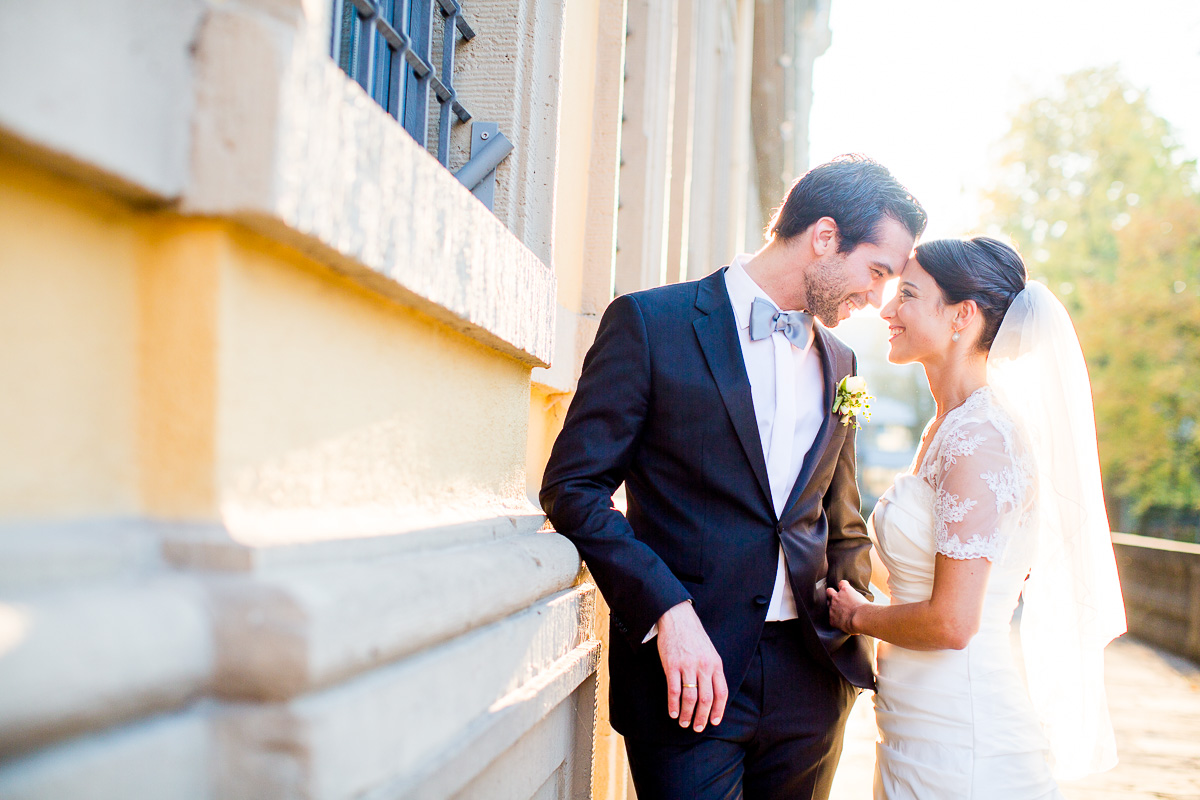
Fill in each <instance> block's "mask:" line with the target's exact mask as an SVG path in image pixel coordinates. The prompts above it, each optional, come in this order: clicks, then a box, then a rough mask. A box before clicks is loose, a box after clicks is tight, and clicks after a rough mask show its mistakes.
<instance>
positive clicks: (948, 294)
mask: <svg viewBox="0 0 1200 800" xmlns="http://www.w3.org/2000/svg"><path fill="white" fill-rule="evenodd" d="M915 255H916V258H917V263H918V264H920V265H921V269H923V270H925V271H926V272H928V273H929V274H930V276H932V277H933V279H934V281H936V282H937V285H938V288H939V289H941V290H942V298H943V300H944V301H945V302H946V303H947V304H950V305H953V304H955V303H961V302H962V301H964V300H974V301H975V304H976V305H977V306H979V311H980V313H982V314H983V332H982V333H981V334H980V336H979V349H980V350H982V351H984V352H985V353H986V352H988V351H989V350H991V347H992V342H993V341H994V340H995V338H996V332H997V331H998V330H1000V323H1001V322H1002V321H1003V320H1004V314H1005V312H1007V311H1008V307H1009V306H1010V305H1012V301H1013V299H1014V298H1016V296H1017V295H1018V294H1020V292H1021V290H1022V289H1024V288H1025V281H1027V280H1028V279H1029V275H1028V273H1027V272H1026V271H1025V262H1024V261H1022V260H1021V256H1020V255H1018V254H1017V251H1016V250H1014V249H1012V248H1011V247H1009V246H1008V245H1006V244H1005V243H1004V242H1001V241H998V240H996V239H992V238H990V237H987V236H976V237H975V238H974V239H935V240H933V241H930V242H925V243H924V244H920V245H917V249H916V252H915Z"/></svg>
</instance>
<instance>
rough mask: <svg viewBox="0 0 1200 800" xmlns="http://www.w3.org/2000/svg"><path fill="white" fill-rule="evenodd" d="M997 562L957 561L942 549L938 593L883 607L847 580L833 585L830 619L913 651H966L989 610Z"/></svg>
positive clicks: (935, 585) (935, 588)
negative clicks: (987, 602) (989, 590)
mask: <svg viewBox="0 0 1200 800" xmlns="http://www.w3.org/2000/svg"><path fill="white" fill-rule="evenodd" d="M990 570H991V562H990V561H988V560H987V559H986V558H971V559H966V560H961V561H960V560H956V559H953V558H947V557H946V556H944V555H941V554H938V556H937V562H936V565H935V567H934V579H933V594H932V596H931V597H930V598H929V599H928V600H922V601H921V602H918V603H901V604H899V605H890V606H877V605H872V604H871V603H869V602H867V601H866V599H865V598H863V597H862V595H860V594H858V592H856V591H854V588H853V587H852V586H850V585H849V584H848V583H846V582H845V581H843V582H842V583H841V584H839V585H838V590H837V591H836V592H835V591H834V590H833V589H829V597H830V606H829V618H830V621H831V622H833V624H834V625H836V626H838V627H839V628H842V629H843V630H845V631H846V632H848V633H863V634H866V635H867V636H874V637H875V638H876V639H883V640H884V641H885V642H891V643H893V644H896V645H899V646H900V647H905V648H908V649H909V650H961V649H962V648H964V647H966V646H967V643H968V642H970V641H971V637H973V636H974V635H975V634H976V632H978V631H979V621H980V618H981V617H982V614H983V596H984V593H985V592H986V590H987V578H988V573H989V571H990Z"/></svg>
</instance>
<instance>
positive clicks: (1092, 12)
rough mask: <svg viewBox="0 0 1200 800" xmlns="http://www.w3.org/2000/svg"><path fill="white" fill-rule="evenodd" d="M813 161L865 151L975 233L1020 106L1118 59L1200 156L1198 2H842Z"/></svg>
mask: <svg viewBox="0 0 1200 800" xmlns="http://www.w3.org/2000/svg"><path fill="white" fill-rule="evenodd" d="M832 3H833V5H832V11H831V15H832V21H831V27H832V29H833V43H832V45H831V46H830V48H829V50H828V51H826V53H825V54H824V55H823V56H821V57H820V58H818V59H817V62H816V68H815V75H814V102H813V110H812V118H811V140H812V143H811V152H810V158H811V160H812V163H814V164H815V163H819V162H821V161H825V160H827V159H829V158H831V157H833V156H835V155H838V154H839V153H846V152H861V153H866V154H867V155H869V156H871V157H873V158H875V159H877V160H878V161H881V162H883V163H884V164H885V165H887V167H888V168H889V169H891V170H892V172H893V173H894V174H895V175H896V177H897V178H899V179H900V181H901V182H902V183H904V184H905V185H906V186H908V187H909V188H910V189H911V190H912V192H913V194H914V195H916V197H917V198H918V199H919V200H920V201H921V202H922V204H924V206H925V208H926V210H928V211H929V214H930V221H929V229H928V231H927V237H928V238H936V237H939V236H959V235H963V234H966V233H971V232H973V231H974V228H975V223H976V219H977V213H978V212H977V206H976V203H975V198H976V196H977V192H978V190H979V189H980V188H981V187H985V186H987V185H988V183H989V181H990V180H991V179H990V177H989V171H990V170H991V168H992V164H993V162H994V152H995V143H996V142H997V141H998V140H999V139H1000V138H1001V137H1002V136H1003V135H1004V133H1005V132H1006V131H1007V129H1008V118H1009V114H1010V113H1011V112H1012V111H1013V110H1015V109H1016V108H1017V107H1018V106H1019V105H1020V104H1021V103H1022V102H1023V101H1024V100H1026V99H1028V98H1030V97H1032V96H1035V95H1036V94H1040V93H1044V92H1045V91H1047V90H1049V89H1051V88H1053V87H1054V85H1055V80H1056V79H1057V78H1058V77H1059V76H1061V75H1065V74H1067V73H1069V72H1073V71H1075V70H1077V69H1082V68H1085V67H1094V66H1107V65H1110V64H1114V63H1116V64H1118V65H1119V66H1120V67H1121V70H1122V72H1123V73H1124V75H1125V77H1126V78H1127V79H1128V80H1130V81H1131V82H1132V83H1133V84H1134V85H1135V86H1137V87H1139V88H1142V89H1148V90H1149V99H1150V104H1151V107H1152V108H1153V109H1154V110H1155V111H1156V112H1157V113H1158V114H1160V115H1162V116H1164V117H1166V118H1167V119H1168V120H1169V121H1170V122H1171V123H1172V125H1173V126H1174V127H1175V129H1176V131H1177V133H1178V134H1179V136H1180V139H1181V140H1182V141H1183V143H1184V146H1185V149H1186V150H1187V151H1188V153H1189V154H1190V155H1191V156H1193V157H1198V156H1200V0H1139V1H1138V2H1130V0H1122V2H1116V0H1009V2H1005V3H996V2H981V1H980V0H902V1H898V0H832Z"/></svg>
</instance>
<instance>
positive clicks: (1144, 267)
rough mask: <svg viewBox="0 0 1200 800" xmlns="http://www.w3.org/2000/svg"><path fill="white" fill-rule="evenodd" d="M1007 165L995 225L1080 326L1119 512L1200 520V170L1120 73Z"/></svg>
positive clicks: (1031, 123) (1057, 107) (1097, 77)
mask: <svg viewBox="0 0 1200 800" xmlns="http://www.w3.org/2000/svg"><path fill="white" fill-rule="evenodd" d="M1001 152H1002V156H1001V162H1000V165H1001V178H1000V180H999V181H998V182H997V184H996V185H997V188H996V190H995V191H993V192H992V193H991V194H990V195H989V196H988V197H987V198H986V201H987V202H986V203H985V219H986V221H987V222H988V223H989V229H990V230H992V231H993V232H996V233H1000V234H1003V235H1007V236H1009V237H1011V238H1012V239H1013V240H1015V242H1016V243H1017V244H1018V246H1019V247H1020V249H1021V252H1022V254H1023V255H1024V257H1025V260H1026V263H1027V264H1028V267H1029V272H1030V275H1031V277H1034V278H1037V279H1039V280H1042V281H1044V282H1045V283H1046V284H1047V285H1049V286H1050V288H1051V289H1053V290H1054V291H1055V293H1056V294H1058V296H1059V298H1060V299H1062V300H1063V302H1064V303H1065V304H1066V306H1067V308H1068V309H1069V310H1070V312H1071V316H1072V318H1073V319H1074V321H1075V326H1076V328H1077V330H1078V331H1079V335H1080V342H1081V344H1082V345H1083V350H1084V354H1085V356H1086V357H1087V361H1088V367H1089V371H1090V373H1091V377H1092V394H1093V397H1094V400H1095V405H1096V423H1097V428H1098V435H1099V440H1100V460H1101V465H1102V468H1103V471H1104V476H1105V484H1106V486H1105V488H1106V493H1107V495H1108V497H1109V502H1110V506H1111V505H1115V506H1117V507H1122V506H1123V507H1124V508H1125V509H1126V511H1127V512H1129V513H1131V514H1133V515H1137V516H1141V515H1142V514H1143V513H1144V512H1145V511H1146V510H1147V509H1150V508H1152V507H1153V508H1155V509H1156V510H1157V511H1158V512H1161V510H1162V509H1164V508H1166V509H1177V510H1178V511H1179V512H1180V513H1181V517H1182V512H1184V511H1185V510H1188V509H1196V508H1200V193H1198V187H1200V182H1198V179H1197V169H1196V161H1195V160H1194V159H1192V160H1189V159H1187V158H1185V157H1184V155H1183V153H1182V151H1181V149H1180V147H1179V145H1178V144H1177V142H1176V141H1175V139H1174V138H1173V137H1172V132H1171V126H1170V124H1169V123H1168V122H1167V121H1166V120H1165V119H1163V118H1161V117H1159V116H1158V115H1156V114H1155V113H1154V112H1153V111H1152V110H1151V108H1150V106H1149V104H1148V102H1147V97H1146V94H1145V93H1144V92H1142V91H1140V90H1138V89H1136V88H1134V87H1132V86H1130V85H1129V83H1128V82H1127V81H1126V80H1125V79H1124V78H1123V77H1122V76H1121V75H1120V74H1119V73H1118V72H1117V70H1116V69H1114V68H1108V69H1096V70H1086V71H1082V72H1077V73H1074V74H1072V75H1069V76H1067V77H1065V78H1064V79H1063V81H1062V84H1061V86H1060V87H1059V89H1058V91H1056V92H1054V93H1053V94H1051V95H1050V96H1046V97H1039V98H1036V99H1034V100H1033V101H1031V102H1029V103H1028V104H1026V105H1024V106H1022V107H1021V108H1020V109H1019V110H1018V111H1017V112H1016V114H1015V115H1014V117H1013V122H1012V128H1011V130H1010V132H1009V133H1008V135H1007V136H1006V138H1005V139H1004V141H1003V142H1002V144H1001ZM1189 538H1190V537H1189Z"/></svg>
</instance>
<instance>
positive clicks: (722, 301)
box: [692, 269, 832, 507]
mask: <svg viewBox="0 0 1200 800" xmlns="http://www.w3.org/2000/svg"><path fill="white" fill-rule="evenodd" d="M696 307H697V308H698V309H700V310H701V311H703V312H704V316H702V317H698V318H697V319H696V320H695V321H694V322H693V323H692V325H693V327H694V328H695V329H696V338H697V339H699V341H700V349H701V350H703V351H704V358H705V360H706V361H707V362H708V368H709V370H710V371H711V372H712V375H713V378H714V379H715V380H716V382H717V389H718V390H719V391H720V393H721V400H722V401H723V402H724V404H725V410H726V411H727V412H728V413H729V418H730V420H732V422H733V429H734V430H735V431H736V432H737V437H738V441H739V442H740V443H741V445H742V450H743V451H744V452H745V454H746V459H747V460H748V461H749V462H750V467H751V469H752V470H753V471H754V477H755V478H756V479H757V480H758V485H759V488H760V489H762V492H763V497H764V498H765V500H766V503H767V506H768V507H772V504H771V489H770V485H769V484H768V483H767V462H766V459H765V458H764V457H763V450H762V440H761V439H760V438H759V435H758V419H757V418H756V417H755V415H754V398H753V397H752V396H751V394H750V379H749V378H748V377H747V376H746V362H745V360H744V359H743V358H742V345H741V342H740V341H739V340H738V330H737V319H736V318H735V317H734V315H733V307H732V306H731V305H730V303H729V293H728V292H727V291H726V289H725V270H724V269H720V270H717V271H716V272H714V273H713V274H712V275H709V276H708V277H707V278H704V279H703V280H701V281H700V285H699V290H698V292H697V295H696ZM831 402H832V401H831Z"/></svg>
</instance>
